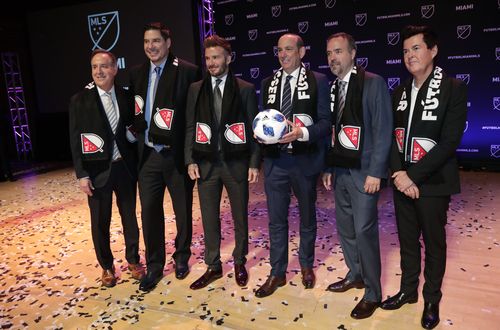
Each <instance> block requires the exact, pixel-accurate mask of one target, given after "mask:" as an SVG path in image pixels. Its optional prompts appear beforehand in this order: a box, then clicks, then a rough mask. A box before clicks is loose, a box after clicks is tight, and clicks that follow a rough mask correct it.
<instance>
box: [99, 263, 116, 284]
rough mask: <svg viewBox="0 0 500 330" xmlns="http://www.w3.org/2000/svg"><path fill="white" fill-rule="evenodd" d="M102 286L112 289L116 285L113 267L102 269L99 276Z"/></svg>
mask: <svg viewBox="0 0 500 330" xmlns="http://www.w3.org/2000/svg"><path fill="white" fill-rule="evenodd" d="M101 283H102V286H105V287H107V288H112V287H114V286H115V285H116V276H115V267H114V266H113V267H111V269H103V270H102V275H101Z"/></svg>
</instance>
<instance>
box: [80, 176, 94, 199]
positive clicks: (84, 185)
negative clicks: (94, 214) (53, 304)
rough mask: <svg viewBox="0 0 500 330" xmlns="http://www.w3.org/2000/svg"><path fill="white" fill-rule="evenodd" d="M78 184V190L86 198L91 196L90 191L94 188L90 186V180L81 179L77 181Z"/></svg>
mask: <svg viewBox="0 0 500 330" xmlns="http://www.w3.org/2000/svg"><path fill="white" fill-rule="evenodd" d="M78 184H79V185H80V190H81V191H83V192H84V193H85V194H87V195H88V196H92V195H93V194H92V190H94V186H93V185H92V181H90V178H81V179H78Z"/></svg>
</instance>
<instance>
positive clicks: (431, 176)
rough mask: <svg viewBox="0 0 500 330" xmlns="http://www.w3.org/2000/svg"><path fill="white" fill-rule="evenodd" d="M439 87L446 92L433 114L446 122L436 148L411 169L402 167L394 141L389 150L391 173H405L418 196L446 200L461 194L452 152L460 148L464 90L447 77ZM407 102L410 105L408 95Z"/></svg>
mask: <svg viewBox="0 0 500 330" xmlns="http://www.w3.org/2000/svg"><path fill="white" fill-rule="evenodd" d="M410 84H411V82H410ZM401 86H402V85H401ZM441 86H447V88H445V89H444V88H442V89H441V91H442V93H443V94H442V95H441V101H440V103H439V107H438V108H437V109H436V112H438V113H441V114H443V113H444V116H445V117H444V118H445V119H444V122H443V126H442V128H441V135H440V137H439V141H436V142H437V144H436V145H435V146H434V147H433V148H432V149H431V150H430V151H429V152H428V153H427V154H426V155H425V156H424V157H423V158H422V159H421V160H420V161H418V162H417V163H414V164H411V165H409V164H405V162H404V159H403V156H401V154H400V153H399V152H398V148H397V145H396V140H395V139H393V146H392V149H391V170H392V171H393V172H396V171H399V170H406V171H407V174H408V176H409V177H410V179H411V180H412V181H413V182H414V183H415V184H416V185H417V186H418V189H419V190H420V196H447V195H451V194H456V193H459V192H460V176H459V173H458V164H457V158H456V154H455V152H456V149H457V148H458V146H459V145H460V141H461V139H462V135H463V132H464V128H465V121H466V120H467V87H466V85H465V84H464V83H463V82H462V81H459V80H457V79H454V78H450V77H446V78H445V79H443V81H442V82H441ZM394 94H396V92H395V93H394ZM407 98H408V104H410V101H411V100H410V98H411V94H408V95H407ZM393 102H394V103H393V104H394V105H395V109H396V108H397V104H398V103H399V100H394V99H393ZM407 112H409V111H407ZM416 120H421V118H415V116H413V117H412V122H415V121H416Z"/></svg>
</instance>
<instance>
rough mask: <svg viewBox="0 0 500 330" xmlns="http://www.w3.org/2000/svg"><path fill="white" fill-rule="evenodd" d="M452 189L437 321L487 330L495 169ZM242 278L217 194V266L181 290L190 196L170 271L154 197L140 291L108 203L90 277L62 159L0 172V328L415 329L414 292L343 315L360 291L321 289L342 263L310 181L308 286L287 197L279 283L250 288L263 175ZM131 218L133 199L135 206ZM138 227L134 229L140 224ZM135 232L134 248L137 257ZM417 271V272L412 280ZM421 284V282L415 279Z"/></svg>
mask: <svg viewBox="0 0 500 330" xmlns="http://www.w3.org/2000/svg"><path fill="white" fill-rule="evenodd" d="M461 176H462V191H463V192H462V194H460V195H457V196H454V197H453V198H452V203H451V207H450V210H449V219H448V220H449V224H448V226H447V235H448V241H447V242H448V262H447V269H446V275H445V279H444V284H443V300H442V302H441V305H440V309H441V313H440V316H441V323H440V324H439V326H438V327H437V329H498V328H499V324H500V306H499V304H500V286H499V285H497V284H495V283H496V281H497V280H498V279H499V278H500V206H499V198H498V195H500V173H498V172H497V173H492V172H462V173H461ZM250 199H251V200H250V205H249V212H250V219H249V227H250V228H249V233H250V246H249V251H250V252H249V255H248V263H247V267H248V269H249V273H250V281H249V283H248V286H247V287H244V288H240V287H238V286H237V285H236V283H235V281H234V276H233V266H232V260H231V253H232V249H233V246H234V242H233V226H232V220H231V214H230V208H229V203H228V200H227V198H226V197H225V198H224V200H223V202H222V214H221V217H222V231H223V238H224V240H223V242H222V247H221V250H222V251H221V253H222V261H223V267H224V277H223V278H222V279H220V280H217V281H215V282H214V283H212V284H211V285H209V286H208V287H207V288H205V289H201V290H199V291H193V290H190V289H189V285H190V283H191V282H193V281H194V280H196V279H197V278H198V277H199V276H200V275H201V274H202V273H203V272H204V271H205V269H206V267H205V265H204V263H203V230H202V225H201V221H200V211H199V203H198V195H197V192H196V191H195V203H194V205H193V218H194V223H193V231H194V233H193V245H192V251H193V255H192V258H191V260H190V267H191V273H190V274H189V276H188V277H187V278H186V279H184V280H181V281H180V280H177V279H176V278H175V275H174V273H173V262H172V252H173V250H174V248H173V244H174V237H175V223H174V219H173V215H172V209H171V205H170V198H169V196H168V194H167V195H166V198H165V214H166V223H167V226H166V233H165V234H166V237H167V246H166V249H167V253H168V254H167V265H166V267H165V277H164V278H163V280H162V281H161V282H160V283H159V285H158V286H157V288H156V289H155V290H154V291H152V292H150V293H147V294H144V293H142V292H141V291H138V282H137V281H134V280H132V279H131V278H130V274H129V273H128V271H127V270H126V267H127V263H126V261H125V259H124V245H123V235H122V230H121V224H120V221H119V216H118V210H117V209H116V207H114V209H113V221H112V248H113V253H114V256H115V267H116V268H117V270H118V274H119V275H120V280H119V282H118V284H117V285H116V286H115V287H114V288H111V289H108V288H102V287H101V286H100V281H99V278H100V274H101V270H100V268H99V266H98V264H97V261H96V258H95V254H94V250H93V246H92V240H91V236H90V220H89V211H88V206H87V202H86V198H85V195H84V194H83V193H81V192H80V191H79V189H78V187H77V184H76V181H75V179H74V174H73V172H72V170H71V169H69V168H68V169H62V170H57V171H53V172H49V173H45V174H41V175H37V176H31V177H26V178H23V179H20V180H18V181H16V182H5V183H0V254H1V256H2V257H1V258H2V259H1V261H0V285H1V288H0V327H1V328H2V329H6V328H26V327H29V328H36V329H38V328H65V329H77V328H78V329H83V328H100V329H101V328H109V329H111V328H113V329H123V328H138V329H170V328H172V329H173V328H175V329H211V328H221V329H284V328H286V329H304V328H308V329H421V327H420V317H421V312H422V306H423V300H422V297H420V299H419V302H418V303H417V304H413V305H405V306H403V307H402V308H401V309H399V310H396V311H384V310H381V309H378V310H377V311H375V313H374V315H373V316H372V317H371V318H368V319H365V320H354V319H352V318H351V317H350V316H349V314H350V312H351V310H352V308H354V306H355V305H356V303H357V301H358V300H359V299H361V298H362V296H363V290H356V289H353V290H350V291H348V292H345V293H330V292H327V291H325V289H326V287H327V286H328V284H330V283H332V282H334V281H337V280H338V279H341V278H342V277H343V276H344V275H345V274H346V272H347V269H346V267H345V264H344V261H343V256H342V251H341V248H340V245H339V240H338V237H337V231H336V227H335V217H334V203H333V193H332V192H327V191H325V190H324V189H323V188H322V187H318V204H317V215H318V238H317V242H316V263H315V273H316V276H317V283H316V286H315V288H314V289H312V290H304V289H303V286H302V284H301V276H300V266H299V264H298V257H297V252H298V241H299V235H298V209H297V207H296V201H295V200H292V205H291V208H290V230H289V231H290V236H289V237H290V244H289V249H290V254H289V256H290V258H289V261H290V263H289V267H288V274H287V281H288V282H287V285H286V286H284V287H282V288H280V289H278V290H277V291H276V292H275V294H273V295H272V296H270V297H267V298H263V299H259V298H256V297H255V295H254V291H255V289H256V288H258V287H259V286H260V285H261V284H262V283H263V282H264V281H265V279H266V277H267V275H268V273H269V270H270V266H269V236H268V226H267V224H268V220H267V210H266V202H265V194H264V191H263V186H262V180H261V182H260V183H259V184H257V185H255V186H252V187H251V193H250ZM379 218H380V221H379V228H380V246H381V254H382V290H383V296H384V297H386V296H388V295H392V294H394V293H396V292H397V291H398V288H399V279H400V268H399V244H398V239H397V231H396V224H395V218H394V209H393V202H392V193H391V191H390V189H385V190H384V191H383V193H382V196H381V199H380V202H379ZM138 219H139V225H140V206H139V205H138ZM141 236H142V231H141ZM143 248H144V244H143V242H142V237H141V257H142V258H143V257H144V250H143ZM422 280H423V279H422V277H421V281H422ZM421 286H422V284H421Z"/></svg>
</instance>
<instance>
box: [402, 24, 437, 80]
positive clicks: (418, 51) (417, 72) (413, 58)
mask: <svg viewBox="0 0 500 330" xmlns="http://www.w3.org/2000/svg"><path fill="white" fill-rule="evenodd" d="M437 52H438V48H437V46H434V47H432V48H428V47H427V44H426V43H425V41H424V35H423V34H422V33H419V34H416V35H414V36H412V37H410V38H408V39H405V40H404V42H403V57H404V61H405V66H406V69H408V71H409V72H410V73H411V74H412V75H413V77H415V78H416V79H417V80H425V79H426V78H427V77H428V76H429V74H430V73H431V72H432V68H433V67H434V57H435V56H436V55H437Z"/></svg>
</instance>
